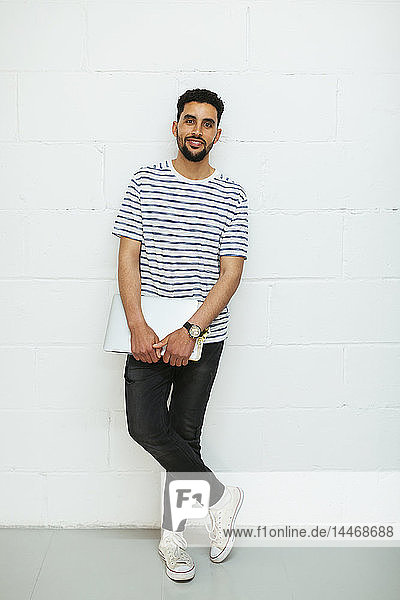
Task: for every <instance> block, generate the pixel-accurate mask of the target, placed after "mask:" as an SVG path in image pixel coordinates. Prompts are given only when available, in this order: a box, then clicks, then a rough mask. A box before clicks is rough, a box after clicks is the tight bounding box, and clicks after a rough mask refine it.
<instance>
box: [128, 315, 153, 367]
mask: <svg viewBox="0 0 400 600" xmlns="http://www.w3.org/2000/svg"><path fill="white" fill-rule="evenodd" d="M130 331H131V351H132V354H133V356H134V357H135V358H136V360H141V361H143V362H148V363H152V362H157V361H158V360H159V358H160V357H159V356H158V355H157V354H156V351H155V350H154V348H153V344H154V343H155V342H158V335H157V334H156V332H155V331H154V330H153V329H152V328H151V327H150V326H149V325H148V324H147V323H146V321H143V323H140V324H138V325H134V326H132V327H131V328H130Z"/></svg>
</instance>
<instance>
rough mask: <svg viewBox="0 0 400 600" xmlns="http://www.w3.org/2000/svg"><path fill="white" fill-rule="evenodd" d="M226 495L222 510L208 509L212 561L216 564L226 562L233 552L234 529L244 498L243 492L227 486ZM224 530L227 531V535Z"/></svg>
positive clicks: (211, 507) (237, 488)
mask: <svg viewBox="0 0 400 600" xmlns="http://www.w3.org/2000/svg"><path fill="white" fill-rule="evenodd" d="M224 494H227V499H226V501H225V502H224V503H223V505H222V507H221V508H219V509H218V508H214V507H213V506H210V508H209V509H208V514H209V517H210V520H211V526H210V528H209V527H208V526H207V523H206V529H207V531H208V534H209V538H210V540H211V546H210V559H211V560H212V561H213V562H216V563H220V562H222V561H223V560H225V558H226V557H227V556H228V554H229V553H230V551H231V550H232V546H233V543H234V541H235V532H234V530H233V528H234V527H235V521H236V517H237V514H238V512H239V510H240V507H241V506H242V504H243V498H244V492H243V490H242V489H241V488H239V487H235V486H231V485H227V486H225V492H224ZM221 500H222V498H221ZM218 502H219V501H218ZM218 502H217V504H218ZM224 530H225V531H226V535H225V533H224Z"/></svg>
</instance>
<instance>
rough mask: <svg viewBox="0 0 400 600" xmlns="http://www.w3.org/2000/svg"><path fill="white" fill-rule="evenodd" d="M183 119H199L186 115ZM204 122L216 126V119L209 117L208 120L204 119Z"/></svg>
mask: <svg viewBox="0 0 400 600" xmlns="http://www.w3.org/2000/svg"><path fill="white" fill-rule="evenodd" d="M183 118H184V119H197V117H195V116H194V115H184V117H183ZM203 121H210V122H211V123H213V124H215V121H214V119H212V118H211V117H207V118H205V119H203Z"/></svg>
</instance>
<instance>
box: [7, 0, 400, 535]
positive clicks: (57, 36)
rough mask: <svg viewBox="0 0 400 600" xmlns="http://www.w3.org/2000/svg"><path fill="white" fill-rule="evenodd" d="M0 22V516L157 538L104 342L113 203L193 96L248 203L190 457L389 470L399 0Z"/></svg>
mask: <svg viewBox="0 0 400 600" xmlns="http://www.w3.org/2000/svg"><path fill="white" fill-rule="evenodd" d="M0 24H1V25H0V90H1V92H0V115H1V118H0V198H1V205H0V210H1V213H0V214H1V218H2V228H1V231H2V233H1V236H0V256H1V273H0V297H1V299H2V302H1V311H0V314H1V316H0V318H1V336H0V365H1V384H2V385H1V398H0V489H1V490H2V492H1V494H0V524H1V525H6V526H7V525H16V526H18V525H44V526H46V525H61V526H71V527H74V526H85V525H87V526H91V525H114V526H115V525H121V526H132V525H145V526H157V525H158V524H159V505H158V502H159V497H158V491H159V474H160V472H161V468H160V467H159V465H158V464H157V463H156V461H154V459H152V458H151V457H149V456H148V455H147V454H146V453H145V452H144V450H143V449H142V448H141V447H140V446H138V445H137V444H136V443H135V442H133V440H132V439H131V438H130V437H129V434H128V432H127V429H126V422H125V409H124V396H123V394H124V390H123V365H124V357H123V356H118V355H109V354H105V353H104V352H103V351H102V342H103V336H104V329H105V323H106V318H107V314H108V310H109V305H110V300H111V297H112V294H113V293H114V291H116V290H117V283H116V268H117V250H118V240H117V239H116V238H115V237H113V236H112V235H111V227H112V222H113V219H114V216H115V211H116V209H117V207H118V206H119V203H120V201H121V196H122V194H123V192H124V190H125V188H126V184H127V182H128V180H129V177H130V174H131V173H132V171H133V170H134V169H135V168H136V167H138V166H140V165H142V164H145V163H146V162H147V161H157V160H160V159H163V158H165V157H166V156H170V157H175V156H176V145H175V140H174V138H173V136H172V133H171V124H172V121H173V120H174V119H175V116H176V112H175V107H176V101H177V98H178V96H179V95H180V94H181V93H182V92H184V91H185V90H186V89H188V88H191V87H209V88H210V89H212V90H215V91H216V92H217V93H219V94H220V95H221V96H222V98H223V99H224V101H225V103H226V110H225V113H224V115H223V117H222V121H221V127H222V130H223V133H222V137H221V140H220V141H219V143H218V144H217V145H216V147H215V149H214V150H213V152H212V156H211V164H213V165H215V166H216V167H218V168H220V169H221V170H222V171H224V172H225V173H226V174H227V175H230V176H232V177H233V178H237V179H238V181H240V182H241V183H242V184H243V185H244V187H245V188H246V189H247V191H248V195H249V204H250V244H249V246H250V247H249V256H248V261H247V262H246V264H245V270H244V277H243V280H242V283H241V286H240V288H239V290H238V291H237V293H236V295H235V296H234V298H233V299H232V301H231V303H230V309H231V315H232V316H231V327H230V333H229V339H228V343H227V345H226V347H225V349H224V353H223V357H222V360H221V364H220V368H219V373H218V376H217V380H216V383H215V386H214V389H213V393H212V398H211V400H210V404H209V407H208V410H207V413H206V420H205V426H204V434H203V438H202V446H203V452H204V457H205V459H206V460H207V462H208V464H209V465H210V466H211V467H212V468H214V469H215V470H220V471H223V470H226V471H239V470H243V471H249V472H251V471H320V470H322V471H325V470H326V471H328V470H334V471H340V470H344V471H349V470H350V471H351V470H354V471H375V470H376V471H389V470H396V471H398V470H400V436H399V427H400V395H399V391H400V377H399V373H400V308H399V307H400V252H399V250H400V249H399V239H400V216H399V214H400V213H399V208H400V193H399V192H400V177H399V169H398V164H399V160H398V159H399V149H400V142H399V140H400V135H399V134H400V105H399V91H400V61H399V49H400V38H399V36H398V29H399V25H400V1H396V0H391V1H380V2H378V1H376V2H374V1H372V2H371V1H369V0H355V1H350V0H349V1H346V2H345V1H340V0H326V1H324V2H308V1H305V0H304V1H302V0H298V1H296V2H292V1H282V0H269V1H258V0H250V1H248V2H246V1H234V0H232V1H230V2H221V1H218V2H185V1H179V0H177V1H175V2H168V1H167V2H165V1H164V2H160V1H157V0H153V2H147V3H144V2H135V1H131V2H119V1H115V2H107V1H101V0H87V1H84V0H71V1H66V0H65V1H63V0H57V1H46V2H41V1H37V0H30V1H29V2H28V1H17V0H15V1H11V0H10V1H1V2H0ZM193 35H194V36H196V37H197V40H198V41H193V37H192V36H193ZM238 440H240V444H238ZM255 484H257V482H255ZM246 510H247V513H246V518H248V520H249V521H253V522H254V521H257V512H256V508H254V511H255V512H254V511H253V512H252V510H251V507H250V506H248V507H247V509H246Z"/></svg>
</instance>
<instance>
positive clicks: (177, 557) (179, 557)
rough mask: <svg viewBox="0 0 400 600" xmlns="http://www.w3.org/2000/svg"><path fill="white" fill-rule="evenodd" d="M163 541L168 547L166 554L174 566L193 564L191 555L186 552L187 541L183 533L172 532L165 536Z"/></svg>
mask: <svg viewBox="0 0 400 600" xmlns="http://www.w3.org/2000/svg"><path fill="white" fill-rule="evenodd" d="M163 541H164V542H165V545H166V552H167V554H168V557H169V560H170V562H171V563H172V564H173V565H175V564H176V563H184V564H191V563H192V560H191V558H190V556H189V554H188V553H187V552H185V550H184V548H187V541H186V540H185V538H184V537H183V534H182V533H180V532H179V531H171V533H168V534H167V535H165V536H164V538H163Z"/></svg>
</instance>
